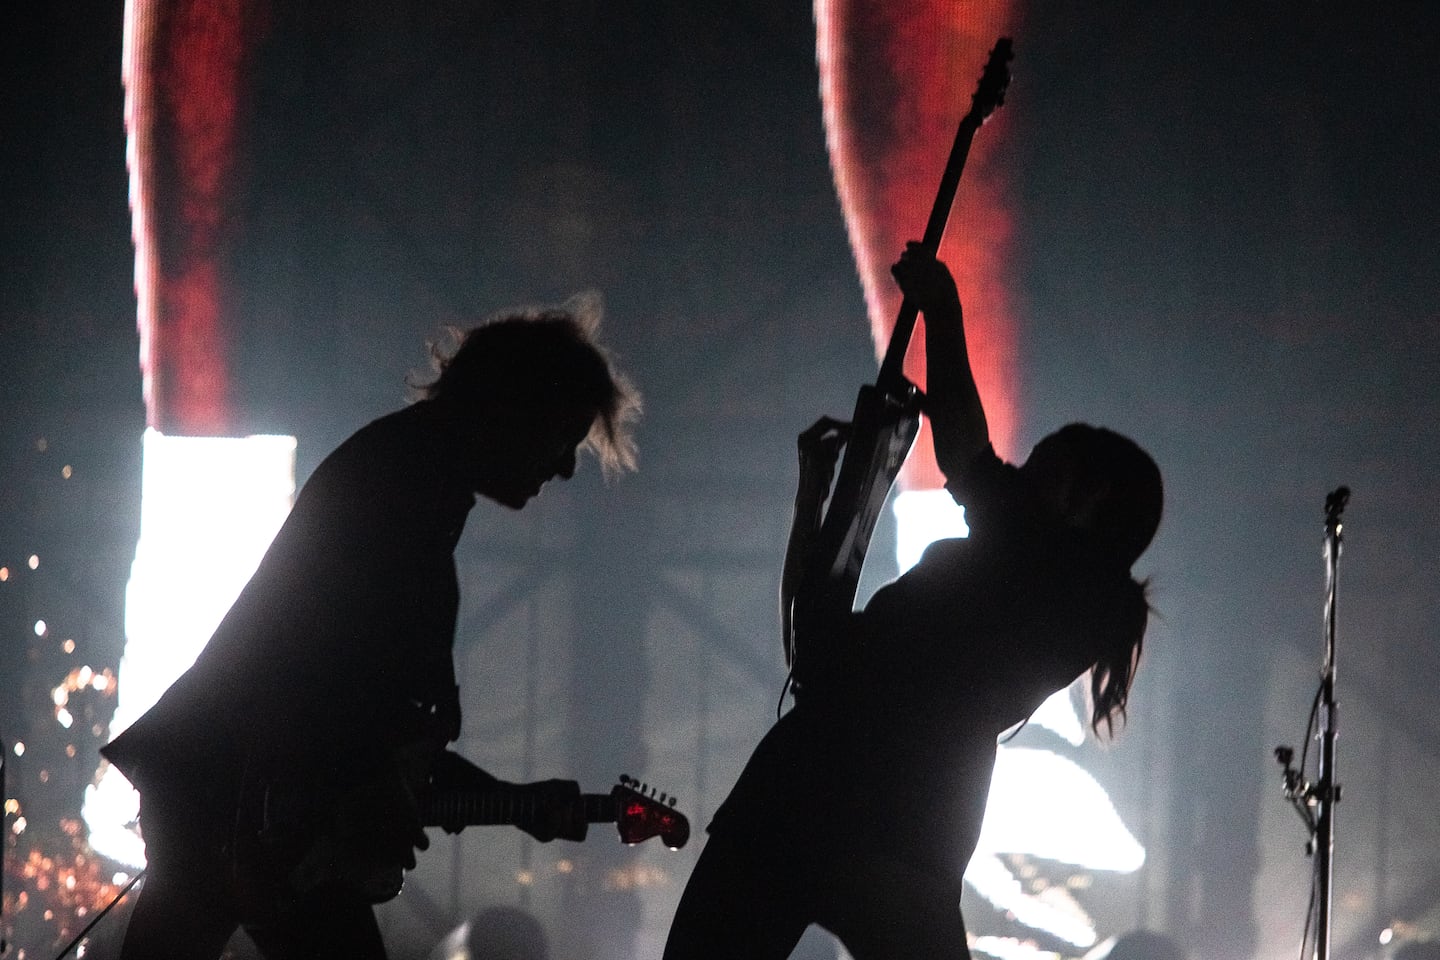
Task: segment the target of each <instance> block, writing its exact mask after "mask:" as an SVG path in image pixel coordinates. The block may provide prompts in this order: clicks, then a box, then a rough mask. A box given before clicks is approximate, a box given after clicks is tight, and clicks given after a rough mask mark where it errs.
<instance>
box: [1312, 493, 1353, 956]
mask: <svg viewBox="0 0 1440 960" xmlns="http://www.w3.org/2000/svg"><path fill="white" fill-rule="evenodd" d="M1349 502H1350V488H1349V487H1339V488H1337V489H1336V490H1335V491H1334V492H1332V493H1331V494H1330V495H1329V496H1327V497H1326V498H1325V660H1324V667H1323V669H1322V670H1321V672H1320V768H1319V780H1318V781H1317V782H1316V783H1315V786H1314V787H1313V788H1312V789H1313V791H1314V794H1315V851H1316V861H1315V873H1316V880H1317V891H1316V898H1317V900H1318V908H1319V915H1318V917H1317V919H1316V923H1315V960H1329V958H1330V915H1331V910H1332V907H1333V899H1334V898H1333V887H1334V878H1335V805H1336V804H1338V803H1339V802H1340V783H1339V781H1337V780H1336V779H1335V737H1336V735H1337V733H1338V732H1339V731H1338V720H1337V717H1336V710H1335V620H1336V599H1337V596H1338V590H1339V580H1340V551H1341V545H1342V542H1343V540H1344V538H1343V536H1342V535H1341V529H1342V527H1341V523H1340V514H1342V513H1344V512H1345V505H1346V504H1348V503H1349Z"/></svg>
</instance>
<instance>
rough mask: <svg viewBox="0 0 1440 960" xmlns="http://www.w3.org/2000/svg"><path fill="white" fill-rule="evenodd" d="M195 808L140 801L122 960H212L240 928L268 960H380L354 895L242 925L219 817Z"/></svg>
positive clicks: (319, 899) (328, 896)
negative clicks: (132, 900)
mask: <svg viewBox="0 0 1440 960" xmlns="http://www.w3.org/2000/svg"><path fill="white" fill-rule="evenodd" d="M206 807H207V804H205V803H204V802H203V801H199V800H194V799H192V800H189V801H187V800H185V799H183V798H181V797H179V796H167V795H166V794H165V793H164V792H163V791H149V792H147V793H146V794H144V795H142V798H141V813H140V823H141V829H142V831H143V832H144V835H145V857H146V860H147V868H146V873H145V880H144V882H143V883H142V885H141V887H140V897H139V900H138V901H136V904H135V909H134V911H133V912H132V913H131V915H130V924H129V926H128V927H127V929H126V931H125V944H124V947H123V948H122V950H121V960H215V958H217V957H219V956H220V954H221V952H222V951H223V950H224V948H225V944H226V942H228V941H229V939H230V937H231V936H232V935H234V933H235V931H236V930H237V929H238V928H239V927H241V926H242V925H243V926H244V928H245V932H246V933H247V934H249V936H250V939H251V940H253V941H254V942H255V945H256V946H257V947H258V948H259V949H260V952H261V953H262V954H264V955H265V957H266V958H267V960H320V958H346V960H385V947H384V944H383V943H382V941H381V939H380V929H379V927H378V926H377V925H376V923H375V913H374V911H373V910H372V909H371V907H370V905H369V904H368V903H366V902H365V901H364V900H363V899H360V898H357V897H356V896H355V895H354V894H350V893H345V892H340V891H334V890H329V891H323V890H322V891H317V892H316V893H314V894H311V895H309V896H307V897H305V898H303V899H300V900H298V901H296V902H294V903H293V904H290V905H287V906H286V907H285V908H284V909H277V910H275V911H274V912H273V915H270V916H267V917H265V918H264V919H263V920H256V919H253V918H252V919H246V920H244V921H243V923H242V919H241V917H240V910H239V906H238V904H237V902H236V898H235V895H234V887H233V885H232V878H231V863H230V858H229V856H228V854H227V852H226V843H227V841H228V836H227V834H226V827H225V826H224V824H223V821H224V820H225V817H224V816H223V815H217V813H216V812H215V811H214V810H213V809H207V808H206Z"/></svg>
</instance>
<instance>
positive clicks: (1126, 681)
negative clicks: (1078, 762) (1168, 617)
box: [1089, 579, 1151, 740]
mask: <svg viewBox="0 0 1440 960" xmlns="http://www.w3.org/2000/svg"><path fill="white" fill-rule="evenodd" d="M1147 589H1148V584H1147V583H1140V582H1137V581H1135V580H1133V579H1132V580H1130V582H1129V589H1128V591H1127V594H1128V595H1127V596H1126V598H1125V601H1124V603H1123V604H1121V605H1120V606H1121V607H1122V609H1119V610H1116V611H1115V614H1116V616H1115V621H1114V623H1112V624H1109V625H1108V627H1109V631H1108V632H1109V634H1110V635H1109V637H1107V638H1106V641H1105V644H1104V648H1103V650H1102V652H1101V654H1100V658H1099V659H1098V660H1096V661H1095V665H1094V666H1093V667H1091V668H1090V690H1089V694H1090V696H1089V700H1090V729H1091V730H1093V731H1095V735H1096V736H1097V737H1101V738H1102V739H1105V740H1113V739H1114V738H1115V729H1116V724H1117V722H1118V723H1119V725H1120V726H1122V727H1123V726H1124V725H1125V711H1126V707H1127V706H1128V704H1129V701H1130V687H1131V684H1132V683H1133V682H1134V679H1135V671H1136V669H1137V668H1139V666H1140V654H1141V652H1142V651H1143V649H1144V647H1145V628H1146V627H1147V626H1148V624H1149V622H1150V613H1151V608H1150V603H1149V601H1148V600H1147V599H1146V593H1147ZM1102 724H1103V725H1104V726H1105V732H1104V733H1103V734H1102V733H1101V732H1100V727H1101V725H1102Z"/></svg>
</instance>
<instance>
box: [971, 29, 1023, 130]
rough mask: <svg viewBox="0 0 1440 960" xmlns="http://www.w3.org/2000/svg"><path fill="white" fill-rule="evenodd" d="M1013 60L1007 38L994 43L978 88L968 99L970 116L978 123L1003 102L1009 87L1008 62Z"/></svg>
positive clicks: (1013, 56) (1010, 44)
mask: <svg viewBox="0 0 1440 960" xmlns="http://www.w3.org/2000/svg"><path fill="white" fill-rule="evenodd" d="M1013 59H1015V53H1014V50H1013V44H1012V43H1011V42H1010V38H1009V37H1001V38H1000V39H999V40H996V41H995V49H993V50H991V51H990V59H989V60H988V61H987V62H986V63H985V72H984V73H982V74H981V75H980V86H978V87H977V88H976V89H975V93H974V95H973V96H971V97H970V115H971V116H972V117H974V118H975V119H976V120H977V121H979V122H980V123H984V122H985V120H986V119H987V118H988V117H989V116H990V114H992V113H994V112H995V110H996V109H997V108H998V107H999V106H1000V105H1001V104H1003V103H1004V102H1005V90H1006V89H1007V88H1008V87H1009V86H1010V61H1011V60H1013Z"/></svg>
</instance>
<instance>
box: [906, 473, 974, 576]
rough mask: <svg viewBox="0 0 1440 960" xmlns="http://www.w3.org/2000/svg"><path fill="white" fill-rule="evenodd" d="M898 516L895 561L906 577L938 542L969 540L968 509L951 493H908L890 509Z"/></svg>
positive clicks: (940, 491)
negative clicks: (966, 513)
mask: <svg viewBox="0 0 1440 960" xmlns="http://www.w3.org/2000/svg"><path fill="white" fill-rule="evenodd" d="M890 509H891V510H892V511H893V512H894V513H895V561H896V563H898V564H899V565H900V572H901V573H904V572H905V571H906V570H909V569H910V568H911V567H913V566H915V564H916V563H918V562H919V561H920V555H921V554H923V553H924V552H925V548H926V547H928V546H930V544H932V543H934V542H935V541H936V540H944V539H946V538H949V537H968V536H970V527H969V526H968V525H967V524H966V523H965V508H964V507H962V506H960V504H958V503H956V502H955V498H954V497H952V496H950V491H948V490H905V491H903V492H901V493H899V494H896V496H895V502H894V503H892V504H891V505H890Z"/></svg>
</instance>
